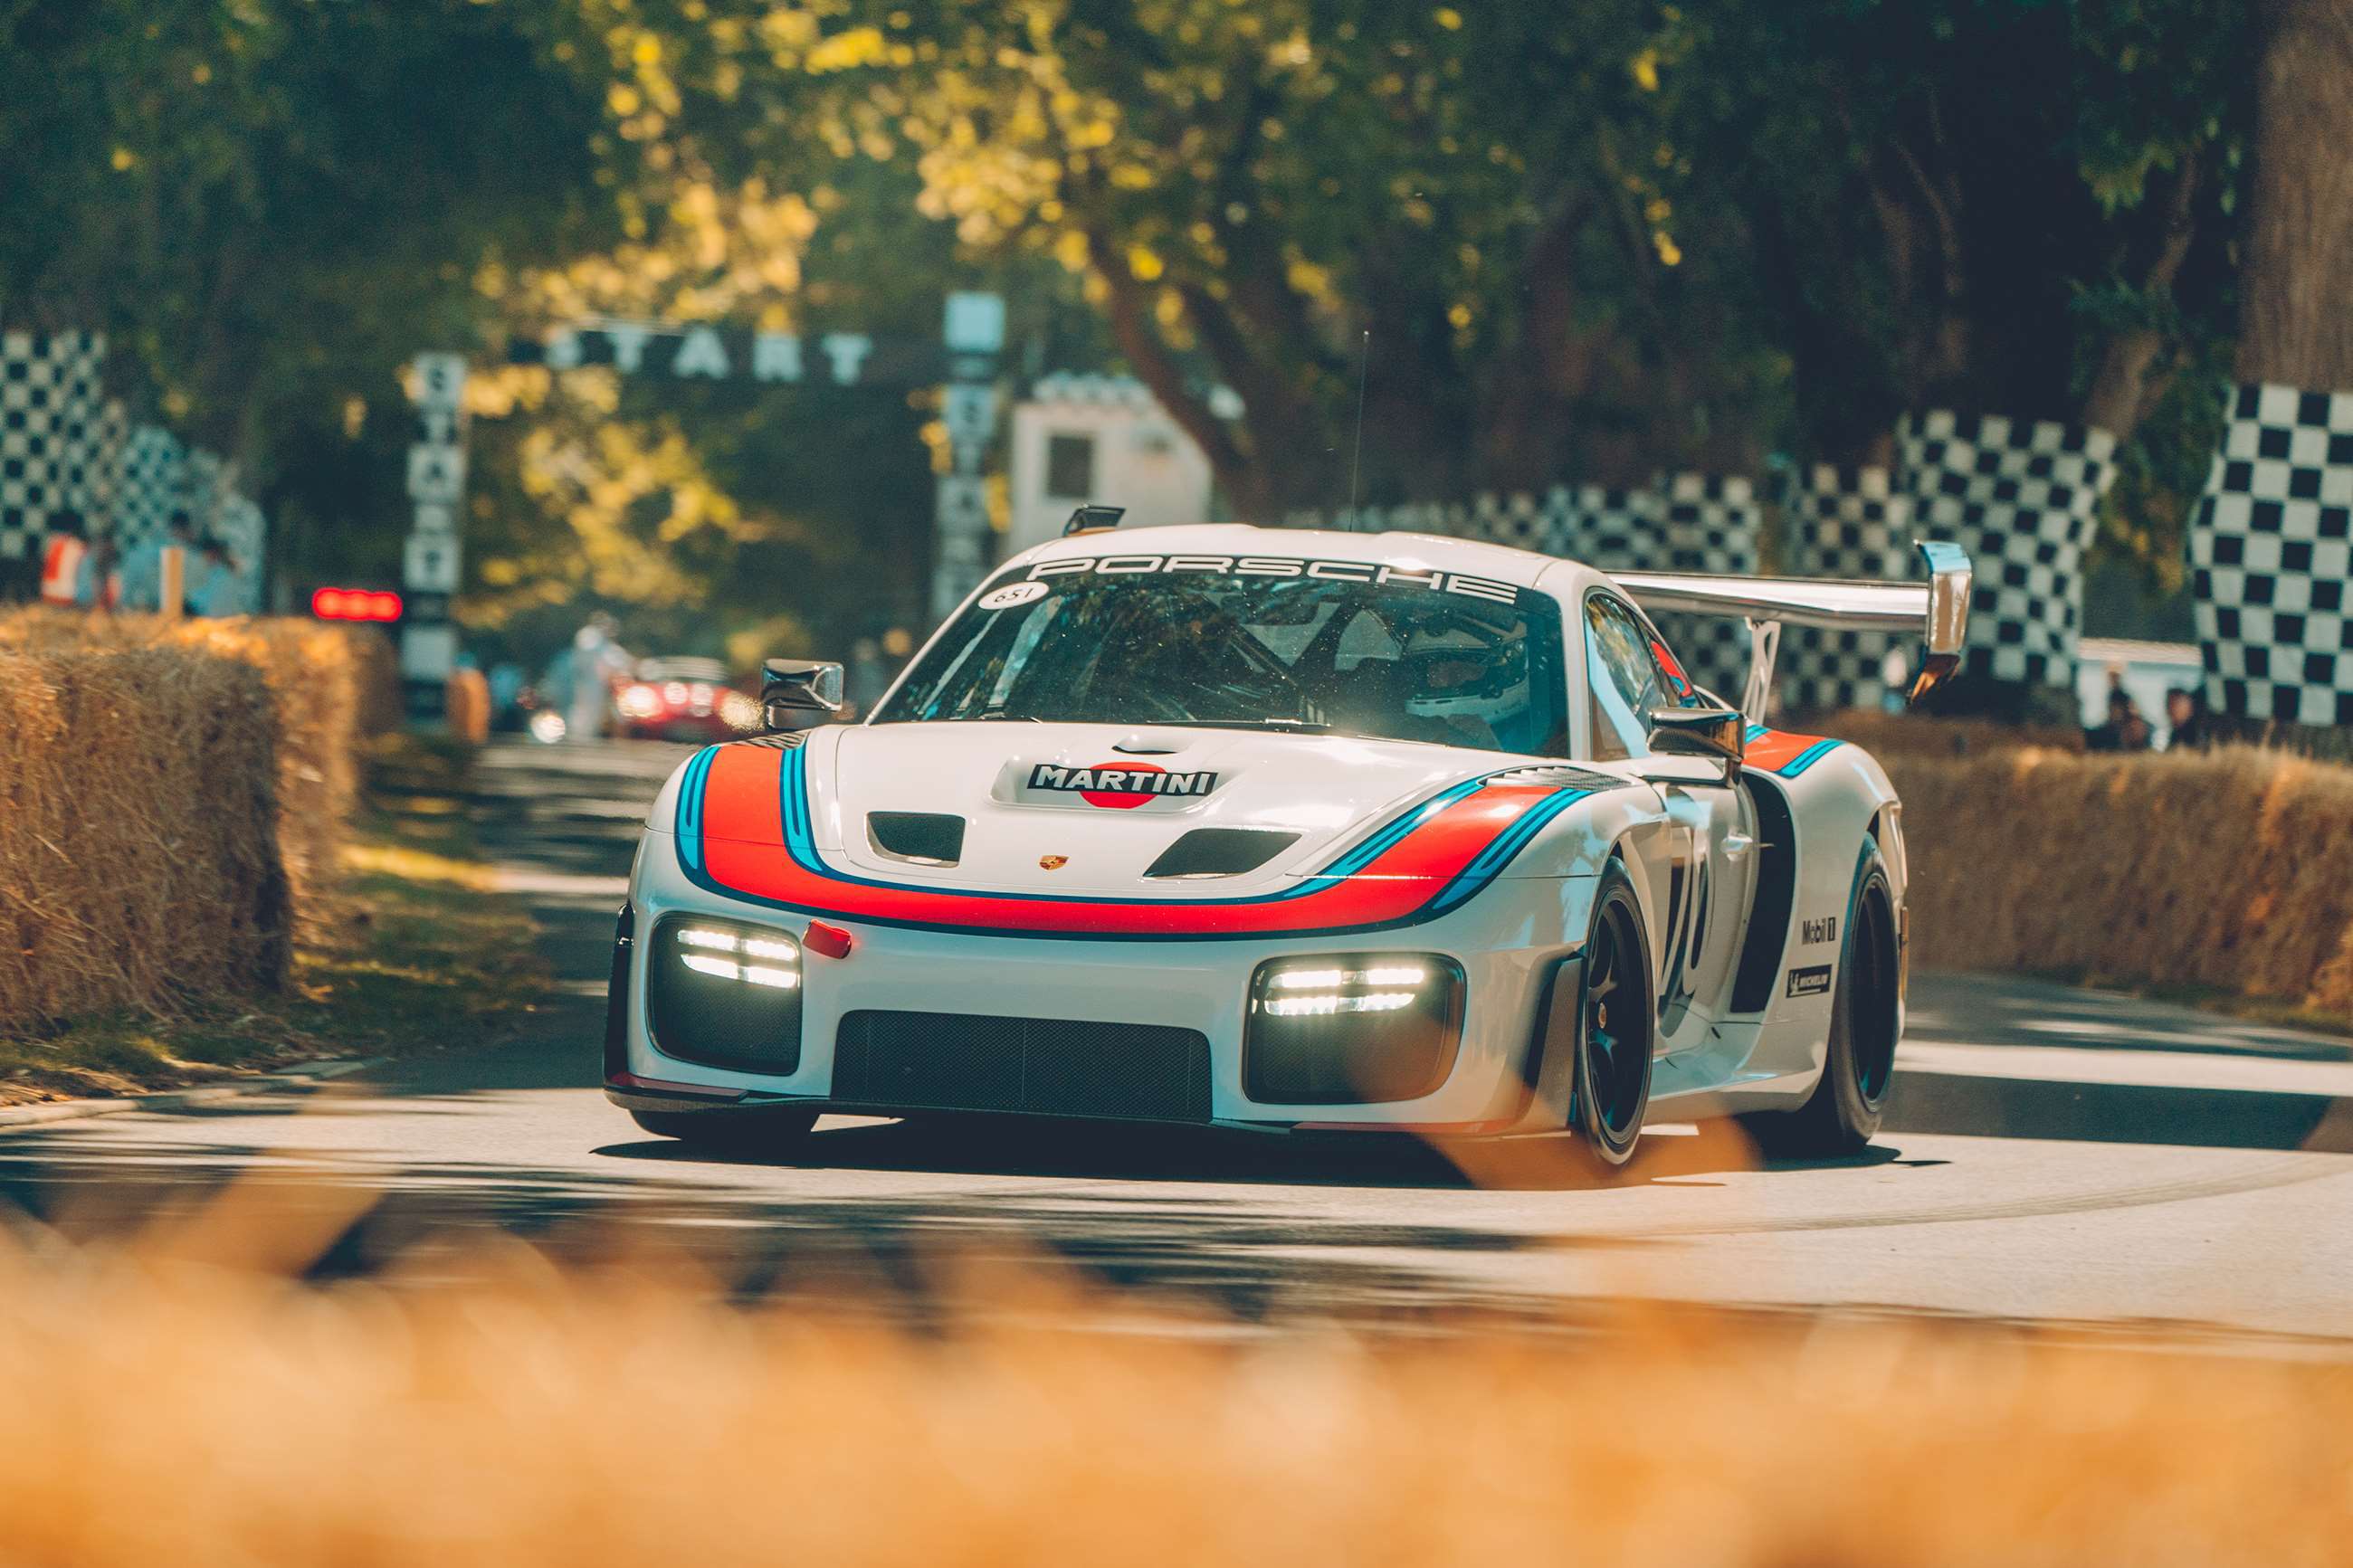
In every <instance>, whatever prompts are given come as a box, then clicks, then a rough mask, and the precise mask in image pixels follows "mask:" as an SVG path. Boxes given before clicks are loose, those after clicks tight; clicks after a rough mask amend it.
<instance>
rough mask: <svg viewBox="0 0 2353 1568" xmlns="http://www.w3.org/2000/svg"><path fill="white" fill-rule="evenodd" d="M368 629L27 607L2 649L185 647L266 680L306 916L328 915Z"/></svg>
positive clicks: (293, 866)
mask: <svg viewBox="0 0 2353 1568" xmlns="http://www.w3.org/2000/svg"><path fill="white" fill-rule="evenodd" d="M360 640H361V639H360V636H359V635H357V634H354V633H353V632H351V631H348V630H346V629H344V628H343V627H339V626H324V625H322V624H320V623H318V622H315V621H302V620H290V619H275V618H252V619H248V618H237V619H232V620H166V619H164V617H162V616H92V615H89V614H85V613H77V612H70V611H63V610H27V611H22V612H18V613H16V614H14V615H8V616H0V651H5V650H13V651H16V652H20V653H27V654H38V653H43V652H49V651H65V650H74V649H101V648H104V649H131V648H158V649H185V650H189V651H192V652H197V653H202V654H206V655H209V656H213V657H217V658H231V659H235V660H237V661H239V662H241V663H244V664H246V665H248V666H249V667H251V668H253V669H254V670H255V671H256V672H258V673H259V675H260V676H261V678H262V679H263V681H264V682H265V683H266V685H267V687H268V689H269V696H270V700H271V704H272V707H273V708H274V710H275V711H276V715H277V732H278V750H277V760H276V769H277V789H276V798H277V801H278V805H279V820H278V823H277V826H276V838H277V842H278V845H279V847H280V850H281V851H282V853H283V855H284V858H285V868H286V876H287V879H288V882H289V884H290V888H291V890H292V897H293V900H294V907H295V910H296V912H297V915H298V917H299V918H300V919H301V921H304V922H305V923H306V925H307V924H310V923H311V922H316V921H321V920H322V919H324V918H325V915H324V911H325V904H326V900H327V897H328V895H329V894H330V893H331V892H332V886H333V879H334V873H335V865H336V859H337V856H338V853H339V851H340V850H341V848H342V847H343V836H344V832H345V829H346V827H347V826H348V824H349V823H350V820H351V815H352V808H353V805H354V804H355V803H356V801H357V799H358V795H359V763H358V758H357V746H358V742H359V738H360V731H359V722H360V706H361V688H360V670H361V667H362V664H363V661H364V659H365V658H367V655H366V653H365V652H364V649H363V648H362V647H361V646H360Z"/></svg>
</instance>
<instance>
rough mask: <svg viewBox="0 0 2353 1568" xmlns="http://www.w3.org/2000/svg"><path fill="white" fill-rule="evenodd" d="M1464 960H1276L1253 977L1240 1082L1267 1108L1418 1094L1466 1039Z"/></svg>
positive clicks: (1440, 1076) (1394, 956)
mask: <svg viewBox="0 0 2353 1568" xmlns="http://www.w3.org/2000/svg"><path fill="white" fill-rule="evenodd" d="M1462 990H1463V982H1462V966H1461V964H1459V963H1455V962H1454V961H1453V960H1452V959H1451V958H1446V957H1443V956H1441V955H1440V954H1438V953H1434V952H1366V953H1339V954H1318V955H1316V956H1314V957H1308V958H1278V959H1274V960H1271V961H1270V962H1268V963H1261V964H1260V965H1259V967H1258V972H1257V973H1254V974H1253V975H1251V976H1250V1022H1249V1026H1248V1029H1247V1031H1246V1033H1245V1035H1244V1037H1243V1041H1242V1087H1243V1090H1244V1092H1245V1093H1247V1094H1248V1095H1249V1096H1250V1099H1252V1100H1257V1101H1259V1102H1260V1103H1261V1104H1269V1105H1336V1104H1343V1103H1357V1102H1364V1101H1376V1100H1419V1099H1420V1098H1421V1097H1422V1096H1423V1095H1425V1094H1428V1093H1430V1091H1432V1090H1433V1089H1437V1088H1438V1086H1439V1085H1440V1084H1442V1083H1444V1082H1445V1081H1446V1075H1447V1074H1448V1073H1450V1072H1451V1071H1452V1070H1453V1068H1454V1056H1455V1051H1456V1049H1457V1048H1458V1047H1459V1046H1460V1045H1461V1038H1462Z"/></svg>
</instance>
